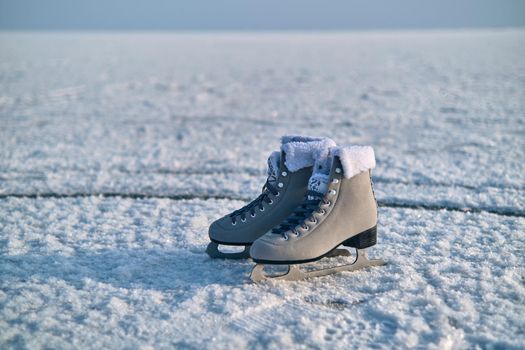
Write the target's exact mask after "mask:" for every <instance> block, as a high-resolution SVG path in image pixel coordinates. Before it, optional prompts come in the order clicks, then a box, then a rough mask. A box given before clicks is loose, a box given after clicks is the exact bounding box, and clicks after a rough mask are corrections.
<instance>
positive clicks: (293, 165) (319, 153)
mask: <svg viewBox="0 0 525 350" xmlns="http://www.w3.org/2000/svg"><path fill="white" fill-rule="evenodd" d="M281 142H282V145H281V150H282V151H283V152H284V153H285V154H286V158H285V160H284V163H285V164H286V167H287V168H288V170H290V171H292V172H293V171H297V170H299V169H302V168H306V167H308V166H313V165H314V163H315V160H316V159H317V158H319V157H327V156H328V153H329V149H330V147H335V142H334V141H333V140H332V139H330V138H328V137H307V136H283V137H282V138H281Z"/></svg>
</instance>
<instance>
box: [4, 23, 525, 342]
mask: <svg viewBox="0 0 525 350" xmlns="http://www.w3.org/2000/svg"><path fill="white" fill-rule="evenodd" d="M523 57H525V31H524V30H497V31H496V30H494V31H488V30H485V31H481V30H479V31H427V32H374V33H367V32H362V33H359V32H356V33H336V32H334V33H271V34H269V33H242V34H241V33H239V34H236V33H214V34H211V33H199V34H193V33H178V34H176V33H147V34H146V33H112V34H109V33H46V34H42V33H41V34H36V33H0V348H6V349H9V348H14V349H23V348H31V349H39V348H55V349H57V348H65V349H70V348H71V349H73V348H74V349H78V348H82V349H102V348H115V349H121V348H126V349H128V348H131V349H164V348H181V349H202V348H210V349H212V348H213V349H231V348H239V349H241V348H248V349H263V348H271V349H282V348H314V349H318V348H334V349H349V348H380V349H383V348H384V349H389V348H423V349H426V348H435V349H463V348H472V349H523V348H525V333H524V329H525V316H523V315H525V200H524V198H525V166H524V162H525V154H524V153H525V137H524V135H525V60H523ZM288 134H292V135H297V134H301V135H322V136H328V137H330V138H332V139H333V140H334V141H336V142H337V143H338V144H366V145H372V146H373V147H374V151H375V155H376V161H377V165H376V168H375V169H374V171H373V173H372V176H373V180H374V188H375V193H376V196H377V199H378V202H379V205H380V210H379V237H378V244H377V245H376V246H374V247H373V248H371V249H370V253H369V254H370V256H372V257H381V258H383V259H385V260H386V261H387V263H388V264H387V265H386V266H384V267H380V268H374V269H369V270H363V271H359V272H355V273H341V274H337V275H332V276H327V277H322V278H317V279H312V280H307V281H301V282H268V283H262V284H253V283H251V282H250V281H249V277H248V276H249V272H250V270H251V268H252V266H253V263H252V262H250V261H222V260H212V259H210V258H209V257H208V256H207V255H206V253H205V248H206V245H207V243H208V236H207V228H208V226H209V224H210V223H211V222H212V221H213V220H215V219H217V218H219V217H221V216H222V215H224V214H226V213H228V212H230V211H232V210H234V209H237V208H239V207H240V206H242V205H243V204H244V203H245V202H246V201H247V200H250V199H253V198H255V197H256V196H257V195H258V193H260V189H261V186H262V185H263V184H264V180H265V177H266V174H265V172H266V159H267V157H268V155H269V154H270V153H271V152H272V151H274V150H276V149H278V147H279V144H280V143H279V137H280V136H281V135H288ZM347 261H348V260H347V259H345V258H335V259H326V260H322V261H321V262H319V263H318V264H313V265H311V266H315V267H322V266H331V265H333V264H342V263H345V262H347Z"/></svg>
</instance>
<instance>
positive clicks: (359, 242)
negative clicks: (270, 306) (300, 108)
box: [206, 136, 384, 282]
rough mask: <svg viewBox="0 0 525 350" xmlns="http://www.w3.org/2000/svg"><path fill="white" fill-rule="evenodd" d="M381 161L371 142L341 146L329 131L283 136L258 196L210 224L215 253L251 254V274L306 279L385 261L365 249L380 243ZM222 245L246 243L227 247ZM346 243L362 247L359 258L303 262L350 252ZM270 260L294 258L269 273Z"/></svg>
mask: <svg viewBox="0 0 525 350" xmlns="http://www.w3.org/2000/svg"><path fill="white" fill-rule="evenodd" d="M374 167H375V156H374V150H373V149H372V147H369V146H350V147H336V144H335V142H334V141H332V140H331V139H329V138H314V137H302V136H284V137H282V139H281V150H280V152H273V153H272V154H271V155H270V157H269V158H268V178H267V180H266V183H265V185H264V186H263V189H262V193H261V194H260V195H259V197H257V198H256V199H255V200H253V201H252V202H250V203H249V204H247V205H246V206H244V207H242V208H241V209H239V210H236V211H234V212H232V213H230V214H228V215H226V216H224V217H222V218H221V219H219V220H217V221H215V222H213V223H212V224H211V226H210V228H209V236H210V240H211V243H210V244H209V245H208V248H207V249H206V252H207V253H208V255H209V256H210V257H212V258H230V259H242V258H250V257H251V258H252V259H253V261H254V262H256V263H257V265H256V266H255V267H254V269H253V270H252V273H251V276H250V277H251V279H252V280H253V281H254V282H258V281H261V280H265V279H283V280H300V279H304V278H309V277H317V276H324V275H329V274H332V273H336V272H340V271H355V270H358V269H361V268H364V267H368V266H379V265H383V264H384V262H383V261H382V260H369V259H368V258H367V255H366V248H368V247H371V246H373V245H374V244H376V242H377V203H376V200H375V196H374V192H373V188H372V181H371V177H370V171H371V169H373V168H374ZM219 244H221V245H230V246H244V250H243V251H242V252H238V253H224V252H221V251H220V250H219V249H218V247H219ZM340 245H343V246H346V247H351V248H355V249H356V253H357V257H356V259H355V261H354V262H353V263H350V264H346V265H342V266H336V267H332V268H325V269H320V270H313V271H312V270H304V269H300V268H298V264H303V263H308V262H313V261H317V260H320V259H321V258H323V257H333V256H339V255H342V256H349V255H350V253H349V251H348V250H346V249H340V248H338V247H339V246H340ZM264 264H271V265H288V270H287V271H286V272H285V273H284V274H281V275H273V276H270V275H268V274H266V273H265V271H264Z"/></svg>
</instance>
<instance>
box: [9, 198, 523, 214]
mask: <svg viewBox="0 0 525 350" xmlns="http://www.w3.org/2000/svg"><path fill="white" fill-rule="evenodd" d="M87 197H103V198H130V199H169V200H174V201H178V200H191V199H201V200H210V199H226V200H232V201H233V200H235V201H245V202H248V201H250V200H252V199H253V198H244V197H236V196H231V195H206V194H174V195H163V194H146V193H119V192H98V193H84V192H75V193H55V192H44V193H4V194H0V199H8V198H29V199H37V198H54V199H60V198H87ZM377 203H378V205H379V206H380V207H386V208H404V209H419V210H431V211H440V210H448V211H458V212H462V213H483V212H486V213H490V214H496V215H501V216H511V217H525V212H524V211H521V210H516V209H513V208H498V207H465V206H461V205H459V204H453V203H450V204H446V205H440V204H432V203H422V202H406V201H389V200H378V201H377Z"/></svg>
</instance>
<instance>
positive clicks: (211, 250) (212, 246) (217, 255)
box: [206, 242, 250, 259]
mask: <svg viewBox="0 0 525 350" xmlns="http://www.w3.org/2000/svg"><path fill="white" fill-rule="evenodd" d="M206 253H207V254H208V255H209V257H210V258H212V259H249V258H250V247H249V246H244V250H243V251H242V252H237V253H224V252H221V251H220V250H219V244H217V243H215V242H210V243H209V244H208V247H206Z"/></svg>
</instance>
